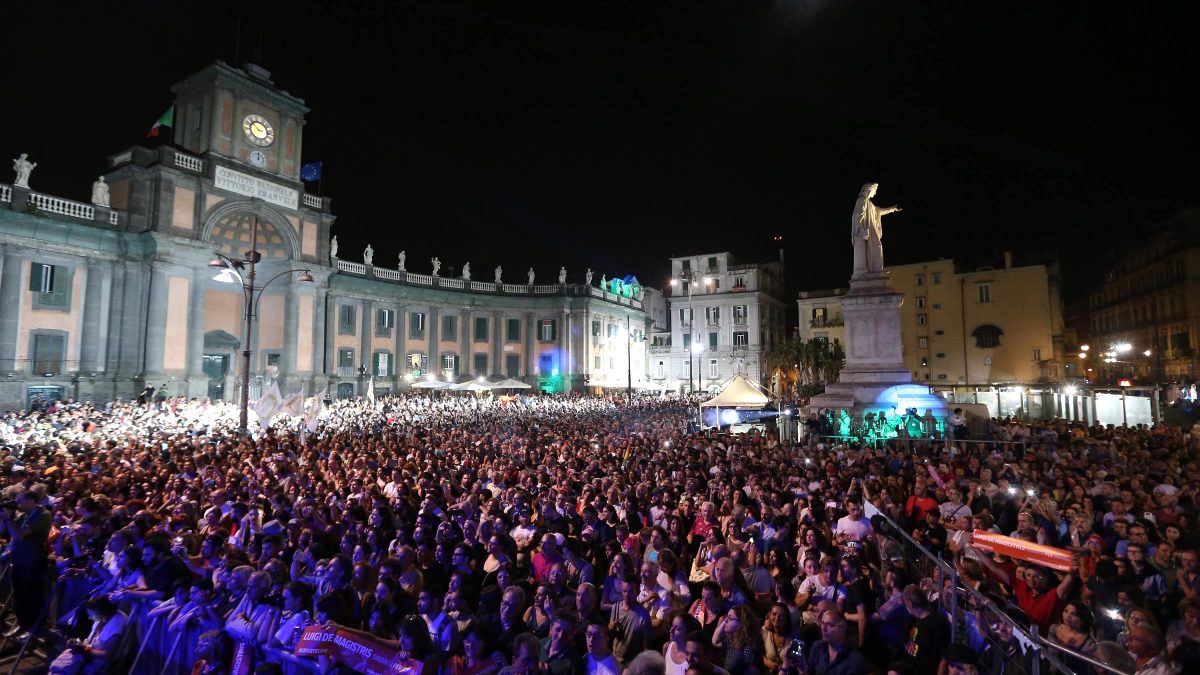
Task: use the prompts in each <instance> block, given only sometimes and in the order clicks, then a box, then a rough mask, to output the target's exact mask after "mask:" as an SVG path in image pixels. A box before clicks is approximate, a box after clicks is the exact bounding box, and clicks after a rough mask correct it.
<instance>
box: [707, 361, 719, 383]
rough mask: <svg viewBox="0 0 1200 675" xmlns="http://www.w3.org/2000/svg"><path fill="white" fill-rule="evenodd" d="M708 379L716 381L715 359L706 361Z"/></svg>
mask: <svg viewBox="0 0 1200 675" xmlns="http://www.w3.org/2000/svg"><path fill="white" fill-rule="evenodd" d="M708 379H710V380H715V379H717V360H716V359H709V360H708Z"/></svg>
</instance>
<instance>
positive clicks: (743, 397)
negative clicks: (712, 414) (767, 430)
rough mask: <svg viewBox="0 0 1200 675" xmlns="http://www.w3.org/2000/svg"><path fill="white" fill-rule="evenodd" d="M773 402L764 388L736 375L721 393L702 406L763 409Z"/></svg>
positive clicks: (743, 376) (701, 405)
mask: <svg viewBox="0 0 1200 675" xmlns="http://www.w3.org/2000/svg"><path fill="white" fill-rule="evenodd" d="M770 402H771V397H769V396H767V394H766V392H765V391H764V390H763V388H762V387H760V386H759V385H757V384H755V383H754V382H751V381H750V380H749V379H747V378H746V376H745V375H741V374H738V375H734V376H733V377H732V378H730V380H729V381H728V382H726V383H725V387H724V388H723V389H721V393H719V394H717V395H716V396H714V397H712V398H710V399H708V400H707V401H705V402H703V403H701V404H700V407H701V408H743V409H749V408H763V407H766V405H767V404H768V403H770Z"/></svg>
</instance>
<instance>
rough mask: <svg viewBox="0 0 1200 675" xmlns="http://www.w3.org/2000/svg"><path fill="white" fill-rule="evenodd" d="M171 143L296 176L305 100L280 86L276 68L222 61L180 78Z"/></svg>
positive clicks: (292, 177)
mask: <svg viewBox="0 0 1200 675" xmlns="http://www.w3.org/2000/svg"><path fill="white" fill-rule="evenodd" d="M172 91H173V92H174V93H175V126H174V127H173V128H172V134H173V136H172V143H173V144H174V145H175V146H177V147H180V148H183V149H185V150H187V151H189V152H192V153H195V154H197V155H200V156H201V157H203V156H204V155H209V154H211V155H219V156H222V157H225V158H229V159H233V160H235V161H237V162H241V163H242V164H245V165H247V166H251V167H254V168H256V169H258V170H260V171H265V172H268V173H273V174H276V175H278V176H280V177H283V178H286V179H288V180H291V181H298V180H299V178H300V150H301V146H302V142H301V141H302V133H303V129H304V115H305V113H307V112H308V107H307V106H305V105H304V99H301V98H299V97H296V96H293V95H291V94H289V93H288V92H286V91H284V90H282V89H280V88H278V87H276V86H275V84H274V83H273V82H272V81H271V73H270V72H268V71H267V70H266V69H265V68H262V67H261V66H258V65H255V64H252V63H248V64H246V65H244V66H242V67H241V68H234V67H232V66H230V65H228V64H226V63H222V62H220V61H218V62H216V63H214V64H213V65H211V66H209V67H208V68H205V69H204V70H202V71H200V72H198V73H196V74H194V75H192V76H190V77H188V78H187V79H185V80H183V81H181V82H179V83H178V84H176V85H175V86H174V87H172Z"/></svg>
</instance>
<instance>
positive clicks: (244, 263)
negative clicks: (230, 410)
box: [208, 216, 313, 436]
mask: <svg viewBox="0 0 1200 675" xmlns="http://www.w3.org/2000/svg"><path fill="white" fill-rule="evenodd" d="M257 245H258V216H254V217H252V218H251V220H250V250H249V251H246V253H245V257H244V258H230V257H229V256H226V255H222V254H220V253H218V254H217V257H216V258H213V259H212V260H210V261H209V263H208V266H209V267H212V268H216V269H220V270H221V272H220V273H219V274H217V275H216V276H215V277H213V279H214V280H215V281H220V282H222V283H227V284H231V283H233V282H235V281H236V282H237V283H239V284H241V286H242V297H243V300H244V301H245V302H244V303H243V304H244V306H245V308H246V311H245V317H244V319H245V322H244V324H243V327H242V386H241V389H242V390H241V398H242V400H241V411H240V416H239V418H238V433H240V434H241V435H242V436H245V435H246V433H247V427H248V426H249V413H248V411H249V406H250V401H249V398H250V332H251V328H252V326H253V324H254V317H255V315H256V314H257V313H258V303H259V301H260V300H262V296H263V291H265V290H267V286H270V285H271V282H272V281H275V280H276V279H278V278H279V277H282V276H284V275H286V274H297V273H298V274H300V281H303V282H305V283H312V281H313V277H312V274H310V273H309V272H310V270H290V269H289V270H284V271H282V272H280V273H279V274H276V275H275V276H273V277H271V278H270V279H268V280H267V283H265V284H263V285H262V286H261V287H259V288H257V289H256V288H255V287H254V278H255V275H254V266H255V265H257V264H258V263H259V262H260V261H261V260H262V254H261V253H259V252H258V251H257V250H255V247H256V246H257ZM243 269H244V270H246V276H244V277H243V276H242V270H243ZM256 291H257V294H256Z"/></svg>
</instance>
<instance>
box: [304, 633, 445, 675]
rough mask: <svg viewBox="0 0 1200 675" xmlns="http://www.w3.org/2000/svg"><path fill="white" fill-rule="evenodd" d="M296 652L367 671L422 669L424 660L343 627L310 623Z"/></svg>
mask: <svg viewBox="0 0 1200 675" xmlns="http://www.w3.org/2000/svg"><path fill="white" fill-rule="evenodd" d="M293 653H294V654H295V655H296V656H301V657H307V658H315V657H317V656H328V657H330V658H332V659H333V660H335V661H337V662H338V663H340V664H342V665H344V666H346V667H347V668H350V669H352V670H354V671H355V672H359V673H366V675H396V674H397V673H402V674H403V673H419V672H420V671H421V666H422V664H421V662H420V661H414V660H412V659H401V658H398V657H397V655H396V652H395V651H394V650H392V649H388V648H387V647H384V646H382V645H380V644H379V643H377V642H374V641H373V640H369V639H367V638H364V637H361V636H359V635H356V634H354V633H352V632H350V631H348V630H345V629H342V628H339V629H337V630H327V629H326V628H324V627H323V626H309V627H308V628H305V629H304V632H303V633H301V634H300V639H299V640H298V641H297V642H296V649H295V651H294V652H293Z"/></svg>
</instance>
